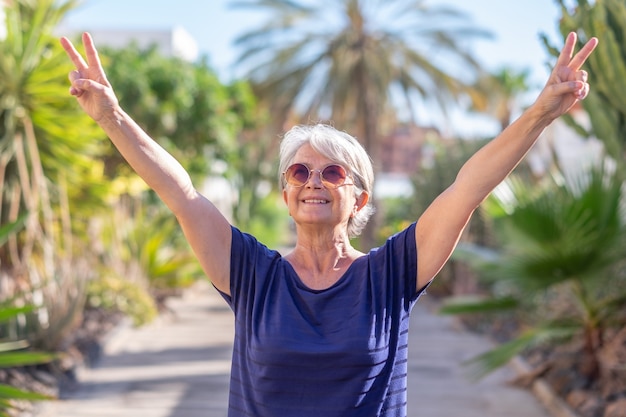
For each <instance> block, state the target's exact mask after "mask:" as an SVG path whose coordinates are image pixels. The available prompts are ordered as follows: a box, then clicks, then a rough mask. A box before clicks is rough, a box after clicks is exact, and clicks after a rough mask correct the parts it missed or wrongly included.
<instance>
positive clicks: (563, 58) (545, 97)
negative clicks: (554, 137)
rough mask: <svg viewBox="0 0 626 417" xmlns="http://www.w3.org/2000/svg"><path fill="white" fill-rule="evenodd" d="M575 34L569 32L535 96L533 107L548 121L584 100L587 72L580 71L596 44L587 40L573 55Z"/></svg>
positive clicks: (594, 40) (587, 88)
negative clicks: (543, 83) (552, 67)
mask: <svg viewBox="0 0 626 417" xmlns="http://www.w3.org/2000/svg"><path fill="white" fill-rule="evenodd" d="M575 45H576V33H575V32H571V33H570V34H569V35H568V36H567V39H566V40H565V46H563V50H561V54H560V55H559V58H558V60H557V62H556V65H555V66H554V69H553V70H552V73H551V74H550V77H549V78H548V82H547V83H546V86H545V87H544V89H543V90H542V91H541V94H539V97H538V98H537V100H536V101H535V105H536V106H539V110H540V112H541V113H542V114H544V115H545V116H546V117H548V118H549V119H550V120H554V119H556V118H557V117H559V116H561V115H563V114H565V113H567V111H568V110H569V109H571V108H572V106H574V104H576V102H578V101H579V100H582V99H584V98H585V97H587V94H588V93H589V84H588V83H587V72H586V71H584V70H581V69H580V68H581V67H582V66H583V64H584V63H585V61H587V58H589V55H591V53H592V52H593V50H594V49H595V47H596V45H598V39H597V38H591V39H589V41H588V42H587V43H586V44H585V46H583V47H582V49H581V50H580V51H578V53H577V54H576V55H574V56H573V57H572V55H573V53H574V47H575Z"/></svg>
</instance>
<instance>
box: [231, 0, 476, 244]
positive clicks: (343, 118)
mask: <svg viewBox="0 0 626 417" xmlns="http://www.w3.org/2000/svg"><path fill="white" fill-rule="evenodd" d="M233 6H234V7H247V8H255V9H258V10H260V11H264V12H266V13H267V15H268V16H269V17H268V20H267V22H266V23H265V24H264V25H262V26H261V27H259V28H256V29H253V30H250V31H248V32H246V33H244V34H243V35H241V36H240V37H239V38H237V40H236V45H238V46H240V47H241V48H242V53H241V55H240V57H239V60H238V65H240V66H242V67H244V68H245V69H247V76H248V78H249V79H250V80H251V81H252V83H253V85H254V86H255V90H256V92H257V94H258V95H259V97H260V98H261V100H262V101H265V102H266V103H268V105H269V106H270V107H271V108H272V112H271V113H272V114H273V115H275V117H277V118H278V120H277V124H278V126H279V127H280V129H281V130H282V125H283V123H284V122H285V121H286V120H296V121H303V120H304V121H311V120H329V119H332V121H333V123H334V124H336V125H340V126H341V127H342V129H344V130H349V131H351V132H353V133H354V134H355V135H356V136H357V137H358V138H359V139H360V140H361V142H362V143H363V145H364V146H365V148H366V149H367V150H368V151H369V153H370V155H371V156H372V159H373V160H374V162H375V163H376V161H377V156H378V149H377V146H378V138H379V135H380V133H381V132H380V125H381V123H380V122H381V118H383V116H384V113H385V111H386V110H388V109H389V107H391V106H390V105H391V104H394V105H397V106H400V107H403V108H404V113H406V114H408V117H409V118H410V119H411V120H412V121H413V122H414V118H415V116H416V110H415V109H416V107H417V104H418V103H420V102H421V103H424V102H427V103H432V102H434V103H435V104H436V105H437V107H438V108H439V109H441V110H444V111H445V108H446V104H448V103H450V102H451V101H452V100H459V99H460V98H461V97H468V96H469V97H470V99H473V95H474V94H475V93H476V92H475V90H473V89H472V87H471V81H472V80H471V79H465V78H462V76H461V75H460V74H458V73H457V74H455V73H454V72H453V71H451V70H449V69H450V68H457V69H459V68H462V69H463V72H462V74H463V75H464V76H467V75H468V74H471V73H472V71H474V70H477V69H478V68H479V64H478V63H477V62H476V61H475V60H474V59H473V57H472V56H471V54H469V53H468V52H467V51H466V49H465V46H466V43H467V42H468V41H469V40H471V39H473V38H476V37H478V36H483V37H486V36H488V33H487V32H485V31H481V30H478V29H476V28H474V27H471V26H469V25H468V24H467V20H466V16H465V15H464V14H462V13H460V12H458V11H455V10H452V9H450V8H445V7H436V8H435V7H429V6H428V5H427V4H426V2H424V1H420V0H386V1H377V0H326V1H319V2H305V1H302V0H301V1H294V0H247V1H246V0H241V1H235V2H234V3H233ZM371 235H372V236H373V233H371ZM365 237H366V236H364V238H365ZM370 240H371V239H370ZM364 243H365V242H364ZM367 243H369V242H367Z"/></svg>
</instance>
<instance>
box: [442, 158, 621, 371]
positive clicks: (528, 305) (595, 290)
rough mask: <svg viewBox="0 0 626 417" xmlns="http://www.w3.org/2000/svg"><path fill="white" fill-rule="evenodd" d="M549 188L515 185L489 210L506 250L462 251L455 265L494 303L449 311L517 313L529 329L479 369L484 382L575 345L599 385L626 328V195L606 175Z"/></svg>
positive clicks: (599, 171)
mask: <svg viewBox="0 0 626 417" xmlns="http://www.w3.org/2000/svg"><path fill="white" fill-rule="evenodd" d="M546 181H547V182H546V183H544V184H543V186H536V185H533V187H532V188H531V187H530V186H528V185H526V184H525V183H523V182H521V181H516V179H515V178H514V177H513V178H511V179H510V180H508V181H507V182H506V183H504V184H503V185H502V186H501V187H499V188H498V189H496V191H495V192H494V194H493V195H492V196H491V197H490V198H489V200H487V202H486V203H485V205H484V209H485V210H487V211H489V213H490V214H491V216H494V217H495V222H496V223H495V227H494V230H496V231H498V232H499V233H500V241H501V242H502V250H500V251H494V250H491V251H486V250H484V248H483V249H481V248H470V247H468V246H461V247H460V248H459V250H458V251H457V253H455V256H456V257H461V258H463V259H465V260H467V261H469V262H471V263H472V264H473V265H474V267H475V268H476V269H477V271H479V273H480V274H481V276H482V277H483V278H484V279H486V280H488V282H490V283H491V289H492V295H491V296H487V297H486V298H485V299H479V300H473V301H467V300H466V301H464V302H461V301H458V300H457V302H452V303H450V304H449V305H447V306H445V307H444V308H443V310H442V311H443V312H446V313H456V314H458V313H476V312H495V311H514V312H515V313H516V315H517V317H518V318H519V319H521V321H522V328H521V333H520V334H519V335H518V336H517V337H515V338H513V339H512V340H510V341H508V342H507V343H504V344H503V345H501V346H499V347H497V348H495V349H494V350H492V351H489V352H487V353H485V354H483V355H481V356H480V357H478V358H476V359H475V362H474V364H475V365H477V368H476V369H477V370H478V372H479V374H481V375H482V374H484V373H487V372H490V371H492V370H494V369H495V368H497V367H499V366H502V365H504V364H506V363H507V362H508V361H509V360H510V359H511V358H512V357H513V356H514V355H516V354H518V353H520V352H523V351H524V350H525V349H527V348H529V347H535V346H540V345H542V344H545V343H549V344H550V345H552V346H554V345H555V344H556V345H558V344H561V345H562V344H564V343H567V342H572V343H578V345H580V350H581V356H580V359H579V360H578V361H577V364H578V365H577V366H579V367H580V372H581V374H582V375H583V376H584V377H585V378H587V380H588V381H593V380H594V379H596V378H598V376H599V375H600V373H601V371H602V369H603V363H602V361H601V352H602V349H603V348H604V347H605V346H606V345H607V344H608V343H609V342H610V338H611V335H615V333H616V332H615V330H616V329H620V328H621V327H623V326H624V325H626V315H625V314H624V312H625V311H626V276H624V273H623V266H624V259H626V211H625V209H626V205H625V198H624V197H625V196H624V189H623V187H622V182H621V180H620V177H619V175H618V174H617V173H616V172H615V170H614V169H608V168H606V167H600V168H593V169H592V170H591V171H590V172H588V173H585V174H584V175H583V174H581V175H580V177H579V178H578V179H576V180H570V181H569V182H568V181H567V180H566V179H564V178H562V177H560V176H557V175H553V176H551V177H549V178H547V179H546Z"/></svg>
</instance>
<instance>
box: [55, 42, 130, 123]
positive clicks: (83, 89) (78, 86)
mask: <svg viewBox="0 0 626 417" xmlns="http://www.w3.org/2000/svg"><path fill="white" fill-rule="evenodd" d="M82 39H83V45H84V46H85V53H86V57H87V62H85V60H84V59H83V57H82V56H81V55H80V54H79V53H78V51H77V50H76V48H74V45H72V42H70V40H69V39H67V38H65V37H63V38H61V45H62V46H63V49H65V52H66V53H67V55H68V56H69V57H70V59H71V60H72V62H73V63H74V65H75V66H76V70H74V71H71V72H70V74H69V78H70V81H71V87H70V94H71V95H73V96H75V97H76V99H77V100H78V103H79V104H80V106H81V107H82V108H83V110H84V111H85V113H87V114H88V115H89V116H91V118H92V119H94V120H95V121H96V122H100V121H101V120H102V118H103V117H105V116H106V115H109V114H112V113H113V111H114V110H115V109H116V108H118V100H117V98H116V97H115V93H114V92H113V89H112V88H111V84H110V83H109V81H108V80H107V77H106V75H105V73H104V70H103V69H102V64H101V63H100V58H99V57H98V51H96V47H95V46H94V43H93V39H92V38H91V36H90V35H89V34H88V33H83V36H82Z"/></svg>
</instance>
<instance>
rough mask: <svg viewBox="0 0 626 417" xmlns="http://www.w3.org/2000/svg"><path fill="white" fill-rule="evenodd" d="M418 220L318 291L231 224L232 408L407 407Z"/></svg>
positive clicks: (235, 414) (275, 413)
mask: <svg viewBox="0 0 626 417" xmlns="http://www.w3.org/2000/svg"><path fill="white" fill-rule="evenodd" d="M416 276H417V256H416V247H415V224H412V225H411V226H410V227H408V228H407V229H406V230H404V231H402V232H400V233H398V234H396V235H394V236H393V237H391V238H389V239H388V240H387V242H386V243H385V244H384V245H383V246H382V247H380V248H377V249H373V250H372V251H371V252H370V253H369V254H367V255H366V256H363V257H361V258H358V259H356V260H355V261H354V262H353V263H352V265H351V266H350V267H349V268H348V270H347V271H346V272H345V274H344V275H343V276H342V277H341V278H340V279H339V280H338V281H337V282H336V283H335V284H334V285H332V286H331V287H329V288H327V289H324V290H312V289H310V288H308V287H307V286H305V285H304V284H303V283H302V281H301V280H300V279H299V277H298V275H297V274H296V272H295V270H294V269H293V268H292V266H291V265H290V264H289V263H288V262H287V261H286V260H285V259H283V258H282V256H281V255H280V254H279V253H278V252H276V251H273V250H270V249H268V248H266V247H265V246H263V245H262V244H260V243H259V242H258V241H257V240H256V239H255V238H254V237H252V236H250V235H248V234H245V233H242V232H241V231H239V230H238V229H236V228H234V227H233V228H232V250H231V284H230V287H231V296H230V297H229V296H227V295H224V298H225V299H226V301H227V302H228V304H229V305H230V307H231V308H232V310H233V311H234V313H235V342H234V352H233V362H232V369H231V382H230V398H229V413H228V415H229V416H230V417H239V416H254V417H289V416H297V417H311V416H324V417H332V416H363V417H374V416H381V417H382V416H385V417H391V416H394V417H396V416H402V417H404V416H406V402H407V398H406V381H407V343H408V329H409V312H410V310H411V308H412V306H413V305H414V303H415V301H416V300H417V297H418V296H419V293H421V291H419V292H418V291H417V289H416Z"/></svg>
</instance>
